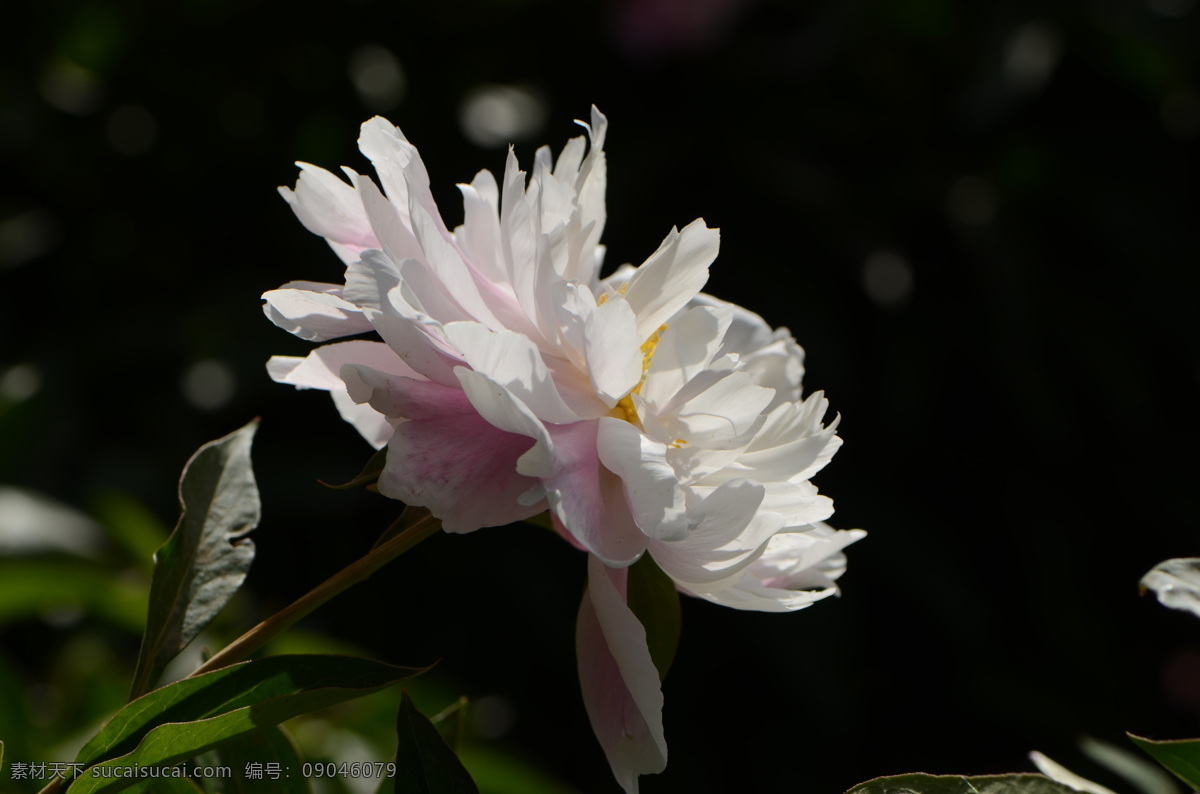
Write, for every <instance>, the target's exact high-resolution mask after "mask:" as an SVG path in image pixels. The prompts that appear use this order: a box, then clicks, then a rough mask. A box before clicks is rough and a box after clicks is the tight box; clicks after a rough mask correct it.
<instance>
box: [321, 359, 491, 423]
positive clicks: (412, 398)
mask: <svg viewBox="0 0 1200 794" xmlns="http://www.w3.org/2000/svg"><path fill="white" fill-rule="evenodd" d="M341 378H342V380H343V381H344V382H345V384H346V391H347V393H348V394H349V395H350V397H351V398H353V399H354V400H355V401H356V402H360V403H369V404H370V405H371V407H372V408H374V409H375V410H377V411H379V412H380V413H382V414H386V415H388V416H392V417H395V418H397V419H416V420H425V419H437V418H439V417H442V416H445V415H447V414H462V413H471V412H473V411H474V407H473V406H472V405H471V401H470V400H469V399H467V395H466V394H464V393H463V391H462V390H461V389H458V388H455V387H453V386H444V385H442V384H440V383H438V382H436V381H432V380H424V379H421V378H414V377H409V376H404V375H397V374H393V373H389V372H383V371H380V370H379V369H376V368H374V367H371V366H363V365H360V364H353V363H350V364H346V365H345V366H343V367H342V369H341Z"/></svg>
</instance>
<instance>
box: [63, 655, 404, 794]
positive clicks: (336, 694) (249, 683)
mask: <svg viewBox="0 0 1200 794" xmlns="http://www.w3.org/2000/svg"><path fill="white" fill-rule="evenodd" d="M423 672H425V669H419V668H411V667H396V666H394V665H390V664H384V663H383V662H375V661H372V660H370V659H359V658H355V657H351V656H273V657H269V658H267V659H259V660H256V661H251V662H242V663H240V664H235V665H231V666H229V667H225V668H222V669H220V670H214V671H213V672H211V673H205V674H204V675H198V676H196V677H194V678H185V679H184V680H182V681H177V682H175V683H173V684H168V685H167V686H165V687H163V688H161V689H158V690H155V691H154V692H151V693H150V694H148V695H144V696H143V697H140V698H138V699H137V700H135V701H133V702H132V703H130V704H129V705H128V706H126V707H125V708H123V709H121V710H120V711H119V712H117V714H116V715H115V716H114V717H113V718H112V719H111V720H109V722H108V724H106V725H105V726H104V728H102V729H101V731H100V733H98V734H96V736H95V738H93V739H92V740H91V741H90V742H88V743H87V744H86V745H84V747H83V749H82V750H80V751H79V755H78V757H77V758H76V759H75V760H76V763H80V764H84V765H85V766H87V767H89V769H88V771H87V772H86V773H85V775H84V777H81V778H79V779H78V780H77V781H76V782H75V783H74V784H73V785H72V786H71V789H70V791H71V792H72V794H89V792H94V791H117V790H119V789H121V788H123V787H124V786H126V785H129V783H131V782H136V781H129V780H122V779H119V778H118V779H113V778H104V777H99V776H98V775H99V774H101V773H98V772H95V771H93V770H95V769H96V768H97V767H106V768H112V767H131V766H173V765H175V764H178V763H179V762H180V761H183V760H186V759H188V758H191V757H192V756H194V755H196V754H198V753H201V752H204V751H205V750H208V749H211V748H213V747H216V746H217V745H219V744H220V743H221V742H224V741H228V740H230V739H234V738H238V737H241V736H244V735H246V734H248V733H252V732H253V731H256V730H259V729H261V728H263V727H269V726H272V725H278V724H279V723H280V722H283V721H284V720H287V719H291V718H292V717H295V716H297V715H299V714H304V713H307V712H309V711H315V710H316V709H320V708H325V707H326V706H330V705H333V704H335V703H341V702H343V701H346V700H351V699H353V698H357V697H361V696H363V695H367V694H370V693H372V692H376V691H378V690H380V689H383V688H385V687H388V686H391V685H392V684H394V683H396V682H398V681H402V680H404V679H405V678H410V677H412V676H414V675H419V674H420V673H423Z"/></svg>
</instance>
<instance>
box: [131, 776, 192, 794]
mask: <svg viewBox="0 0 1200 794" xmlns="http://www.w3.org/2000/svg"><path fill="white" fill-rule="evenodd" d="M126 791H128V792H129V794H204V789H202V788H201V787H200V784H198V783H196V782H195V781H193V780H191V779H189V778H186V777H163V778H157V779H155V780H145V781H142V782H141V783H134V784H133V785H132V786H130V787H129V788H127V789H126Z"/></svg>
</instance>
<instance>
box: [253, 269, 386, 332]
mask: <svg viewBox="0 0 1200 794" xmlns="http://www.w3.org/2000/svg"><path fill="white" fill-rule="evenodd" d="M341 292H342V288H341V287H340V286H338V285H336V284H318V283H315V282H311V281H291V282H289V283H287V284H284V285H283V286H282V287H280V288H279V289H274V290H270V291H269V292H264V293H263V300H265V301H266V303H265V304H263V313H264V314H266V315H267V319H269V320H270V321H271V322H273V323H275V325H277V326H279V327H280V328H282V329H283V330H285V331H287V332H288V333H291V334H295V335H296V336H298V337H300V338H301V339H307V340H309V341H310V342H324V341H326V340H327V339H336V338H338V337H341V336H353V335H354V334H362V333H366V332H367V331H370V330H372V329H371V323H370V321H369V320H368V319H367V318H366V317H364V316H363V313H362V311H361V310H360V309H359V308H358V307H357V306H355V305H354V304H353V303H351V302H350V301H348V300H346V299H344V298H342V297H341Z"/></svg>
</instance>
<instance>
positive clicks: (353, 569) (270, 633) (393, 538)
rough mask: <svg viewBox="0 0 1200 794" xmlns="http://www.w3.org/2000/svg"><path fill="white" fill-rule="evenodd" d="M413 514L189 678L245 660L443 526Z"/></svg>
mask: <svg viewBox="0 0 1200 794" xmlns="http://www.w3.org/2000/svg"><path fill="white" fill-rule="evenodd" d="M413 513H414V511H413V509H412V508H409V509H408V510H406V511H405V513H404V514H403V515H401V516H400V518H398V519H397V520H396V523H395V524H393V525H392V526H391V527H390V528H389V529H388V531H387V532H385V533H384V537H383V539H381V542H380V543H378V544H377V545H376V546H375V548H373V549H371V550H370V551H369V552H367V553H366V554H364V555H363V556H362V557H360V558H359V559H357V560H355V561H354V562H352V563H351V564H350V565H347V566H346V567H345V568H343V569H342V570H340V571H338V572H337V573H335V574H334V575H333V576H331V577H329V578H328V579H326V580H325V581H324V582H322V583H321V584H319V585H317V586H316V587H315V588H313V589H312V590H310V591H309V592H308V593H306V594H305V595H303V596H301V597H300V598H299V599H297V600H296V601H294V602H293V603H292V604H291V605H289V606H287V607H285V608H284V609H282V610H280V611H279V612H277V613H275V614H274V615H272V616H271V617H269V618H267V619H266V620H264V621H263V622H262V623H259V624H258V625H257V626H255V627H254V628H252V629H250V630H249V631H247V632H246V633H245V634H243V635H242V636H240V637H238V638H237V639H236V640H234V641H233V642H231V643H230V644H229V645H226V646H225V648H223V649H222V650H220V651H218V652H217V653H216V654H215V655H214V656H213V657H212V658H211V659H209V660H208V661H206V662H205V663H204V664H202V665H200V666H199V667H197V668H196V670H195V672H193V673H192V674H191V675H189V676H188V678H191V677H193V676H197V675H200V674H201V673H208V672H211V671H213V670H217V669H219V668H221V667H228V666H229V665H231V664H235V663H237V662H240V661H242V660H243V659H245V658H246V657H247V656H249V655H250V654H252V653H254V652H255V651H257V650H258V649H259V648H261V647H263V646H264V645H266V644H267V643H268V642H270V641H271V640H273V639H274V638H275V637H277V636H279V635H280V634H282V633H283V632H284V631H286V630H287V629H289V628H291V627H292V626H293V625H295V624H296V623H297V622H298V621H299V620H300V619H301V618H303V617H305V616H306V615H308V614H309V613H311V612H312V611H313V610H315V609H316V608H317V607H319V606H321V605H322V604H324V603H325V602H326V601H329V600H330V599H332V598H333V597H334V596H336V595H337V594H339V593H341V592H342V591H344V590H348V589H349V588H350V587H352V586H353V585H356V584H358V583H359V582H362V581H365V580H366V579H367V578H368V577H370V575H371V574H373V573H375V572H376V571H378V570H379V569H380V568H382V567H383V566H385V565H387V564H388V563H389V562H391V561H392V560H394V559H396V558H397V557H399V556H400V555H401V554H403V553H404V552H406V551H408V550H409V549H411V548H412V547H413V546H415V545H417V544H418V543H420V542H421V541H423V540H425V538H427V537H429V536H430V535H432V534H434V533H435V532H437V531H438V530H439V529H440V528H441V523H440V522H439V521H438V520H437V519H436V518H434V517H433V516H431V515H430V514H429V513H428V512H427V511H425V510H419V511H417V512H416V515H415V516H414V515H413ZM393 533H394V534H393Z"/></svg>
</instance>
